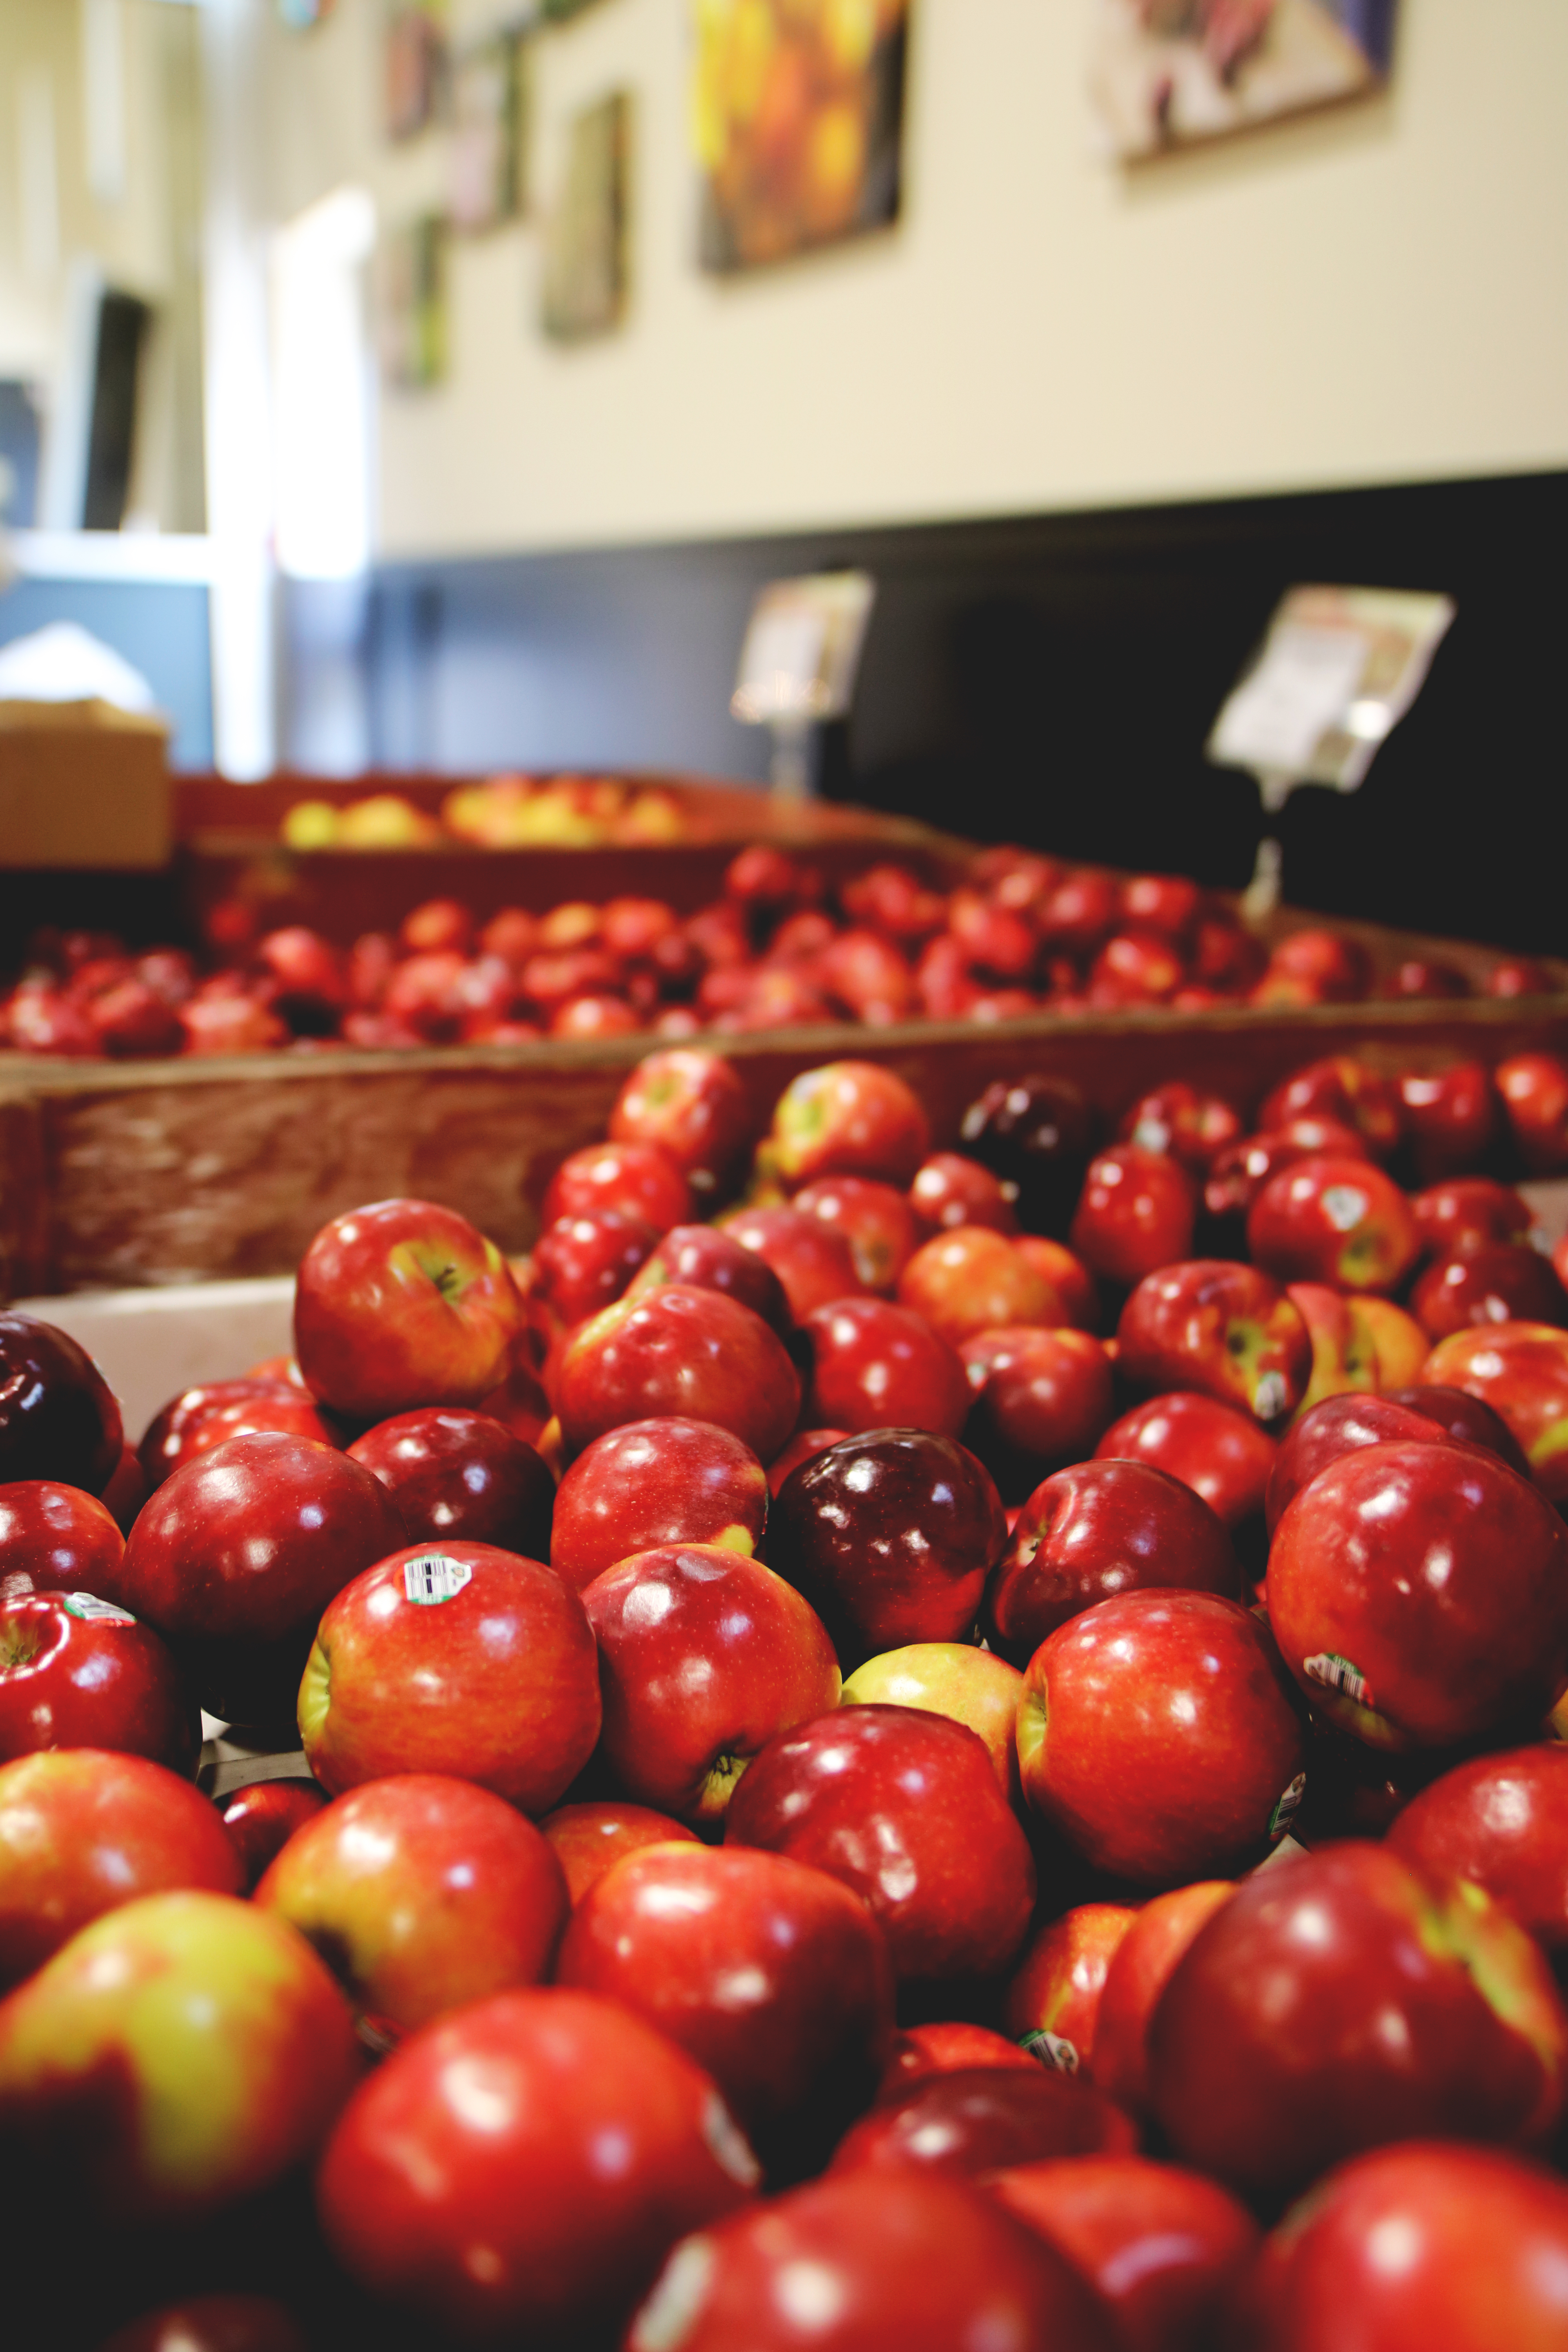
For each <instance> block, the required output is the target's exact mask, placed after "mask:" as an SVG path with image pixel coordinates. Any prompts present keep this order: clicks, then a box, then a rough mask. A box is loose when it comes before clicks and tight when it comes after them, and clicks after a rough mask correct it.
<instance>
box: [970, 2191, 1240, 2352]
mask: <svg viewBox="0 0 1568 2352" xmlns="http://www.w3.org/2000/svg"><path fill="white" fill-rule="evenodd" d="M984 2187H985V2189H987V2191H988V2192H989V2194H990V2195H991V2196H993V2197H994V2198H995V2199H996V2200H997V2202H998V2203H999V2204H1000V2205H1002V2206H1003V2207H1004V2208H1005V2210H1006V2211H1007V2212H1009V2213H1011V2214H1013V2215H1014V2217H1015V2218H1016V2220H1017V2221H1022V2222H1023V2224H1024V2226H1025V2227H1026V2229H1030V2230H1034V2231H1037V2232H1038V2234H1039V2236H1040V2237H1041V2238H1042V2239H1043V2240H1044V2241H1045V2242H1046V2244H1047V2245H1048V2246H1052V2247H1054V2248H1055V2249H1056V2251H1057V2252H1058V2253H1059V2254H1061V2255H1062V2256H1063V2257H1064V2258H1065V2260H1067V2261H1068V2262H1069V2263H1071V2264H1072V2266H1073V2268H1074V2269H1075V2270H1076V2271H1077V2272H1078V2273H1079V2275H1080V2276H1081V2277H1082V2278H1084V2279H1085V2280H1087V2282H1088V2283H1089V2285H1090V2286H1092V2287H1093V2288H1094V2289H1095V2291H1096V2293H1097V2294H1100V2296H1101V2297H1102V2299H1103V2300H1104V2301H1105V2303H1107V2304H1108V2305H1110V2310H1111V2312H1112V2314H1113V2315H1114V2317H1115V2320H1116V2323H1117V2326H1118V2327H1119V2329H1120V2331H1121V2341H1122V2344H1123V2346H1124V2347H1125V2352H1205V2347H1207V2346H1208V2345H1210V2344H1211V2343H1213V2342H1214V2341H1215V2340H1216V2334H1215V2331H1216V2328H1217V2325H1218V2323H1219V2321H1220V2320H1221V2318H1222V2316H1223V2315H1224V2312H1225V2310H1226V2305H1227V2301H1228V2297H1229V2294H1230V2291H1231V2289H1232V2287H1233V2286H1234V2284H1235V2283H1236V2281H1237V2278H1238V2277H1239V2276H1240V2275H1241V2273H1242V2272H1243V2271H1244V2270H1245V2268H1246V2266H1247V2263H1249V2262H1250V2261H1251V2259H1252V2257H1253V2255H1254V2253H1255V2252H1256V2250H1257V2246H1258V2224H1257V2222H1256V2221H1254V2220H1253V2218H1252V2216H1251V2214H1250V2213H1249V2212H1248V2211H1247V2208H1246V2206H1245V2205H1242V2204H1240V2203H1239V2202H1238V2201H1237V2199H1236V2198H1234V2197H1232V2196H1230V2195H1229V2194H1228V2193H1227V2191H1226V2190H1225V2189H1222V2188H1221V2187H1220V2186H1219V2183H1218V2182H1217V2181H1215V2180H1205V2179H1204V2177H1203V2175H1202V2174H1201V2173H1197V2172H1187V2171H1185V2170H1184V2169H1183V2168H1182V2167H1181V2166H1179V2165H1174V2164H1153V2163H1151V2162H1150V2160H1149V2158H1147V2157H1143V2156H1067V2157H1057V2158H1047V2159H1046V2160H1045V2161H1044V2162H1043V2163H1039V2164H1020V2165H1015V2166H1013V2167H1011V2168H1009V2169H1008V2170H1006V2171H1003V2172H996V2173H993V2174H992V2175H991V2176H990V2178H989V2179H987V2180H986V2181H985V2183H984Z"/></svg>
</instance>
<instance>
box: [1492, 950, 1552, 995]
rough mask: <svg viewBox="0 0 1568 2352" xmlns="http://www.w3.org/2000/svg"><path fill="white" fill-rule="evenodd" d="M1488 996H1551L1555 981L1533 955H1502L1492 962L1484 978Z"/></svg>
mask: <svg viewBox="0 0 1568 2352" xmlns="http://www.w3.org/2000/svg"><path fill="white" fill-rule="evenodd" d="M1486 993H1487V994H1488V995H1489V996H1551V995H1552V994H1554V993H1555V982H1553V980H1552V975H1551V973H1550V972H1549V971H1547V969H1546V966H1545V965H1544V964H1543V963H1540V962H1538V961H1536V959H1535V957H1534V956H1504V957H1502V958H1501V959H1500V961H1499V962H1497V963H1494V964H1493V966H1492V968H1491V970H1490V971H1489V972H1488V974H1487V978H1486Z"/></svg>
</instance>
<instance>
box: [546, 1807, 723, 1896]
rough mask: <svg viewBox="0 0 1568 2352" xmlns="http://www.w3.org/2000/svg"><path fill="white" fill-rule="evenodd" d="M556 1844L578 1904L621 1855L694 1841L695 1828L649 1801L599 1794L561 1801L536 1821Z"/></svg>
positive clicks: (571, 1894)
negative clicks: (570, 1802)
mask: <svg viewBox="0 0 1568 2352" xmlns="http://www.w3.org/2000/svg"><path fill="white" fill-rule="evenodd" d="M539 1826H540V1828H541V1830H542V1832H543V1833H544V1835H545V1836H546V1837H547V1838H548V1839H549V1841H550V1843H551V1844H552V1846H553V1848H554V1849H555V1859H556V1861H557V1862H558V1863H559V1864H561V1867H562V1870H563V1873H564V1874H565V1878H566V1892H567V1895H569V1896H570V1898H571V1900H572V1902H573V1904H574V1905H575V1904H578V1903H581V1901H582V1900H583V1897H584V1895H586V1894H587V1892H588V1889H589V1888H590V1887H591V1886H595V1885H597V1884H598V1882H599V1880H600V1879H601V1878H603V1876H604V1874H605V1871H606V1870H609V1869H611V1868H612V1867H613V1866H614V1865H615V1864H616V1863H617V1862H619V1861H620V1860H621V1858H622V1856H623V1855H625V1854H628V1853H640V1852H641V1851H642V1849H643V1847H644V1846H649V1845H666V1844H668V1843H671V1842H673V1843H676V1844H678V1845H695V1844H696V1843H697V1832H696V1831H695V1830H689V1829H688V1828H687V1826H686V1824H685V1822H677V1821H672V1820H671V1819H670V1817H669V1815H668V1813H656V1812H654V1811H651V1810H650V1808H649V1807H648V1806H647V1805H633V1804H628V1803H627V1802H626V1801H625V1800H624V1799H621V1798H618V1797H609V1798H600V1799H597V1800H595V1801H594V1802H592V1803H585V1804H577V1805H559V1806H557V1808H556V1810H555V1811H554V1812H552V1813H546V1815H545V1816H544V1819H543V1820H542V1822H540V1824H539Z"/></svg>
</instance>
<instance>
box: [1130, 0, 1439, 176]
mask: <svg viewBox="0 0 1568 2352" xmlns="http://www.w3.org/2000/svg"><path fill="white" fill-rule="evenodd" d="M1394 7H1395V0H1096V11H1097V15H1096V25H1095V34H1094V49H1093V57H1092V63H1091V69H1090V81H1091V87H1092V90H1093V94H1094V99H1095V103H1096V106H1097V108H1098V110H1099V112H1100V120H1101V121H1102V123H1103V125H1104V128H1105V131H1106V134H1107V137H1108V139H1109V142H1110V148H1111V152H1113V153H1114V154H1115V155H1117V156H1119V157H1121V158H1122V159H1123V160H1125V161H1133V160H1136V159H1137V158H1138V157H1141V156H1145V155H1157V154H1161V153H1164V152H1169V151H1170V150H1171V149H1173V148H1177V147H1187V146H1192V145H1194V144H1196V143H1197V142H1200V141H1205V140H1210V139H1219V138H1224V137H1225V136H1226V134H1227V133H1229V132H1231V131H1247V130H1251V129H1254V128H1256V127H1257V126H1258V124H1260V123H1265V122H1269V121H1274V120H1276V119H1277V118H1279V117H1280V116H1283V115H1289V114H1300V113H1302V112H1304V111H1306V110H1308V109H1310V108H1313V107H1319V106H1328V105H1331V104H1333V103H1334V102H1335V101H1337V100H1342V99H1347V98H1356V97H1359V96H1361V95H1362V94H1363V92H1365V91H1367V90H1372V89H1378V88H1380V87H1381V85H1382V84H1383V83H1384V81H1385V80H1386V79H1387V77H1388V71H1389V66H1390V63H1391V60H1392V57H1393V51H1394Z"/></svg>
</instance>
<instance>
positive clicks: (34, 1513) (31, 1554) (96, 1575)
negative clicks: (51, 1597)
mask: <svg viewBox="0 0 1568 2352" xmlns="http://www.w3.org/2000/svg"><path fill="white" fill-rule="evenodd" d="M124 1556H125V1538H124V1537H123V1536H122V1535H121V1532H120V1529H119V1528H118V1527H117V1526H116V1525H115V1523H114V1519H113V1517H112V1516H111V1514H110V1510H109V1508H108V1507H107V1505H105V1504H103V1503H101V1502H100V1500H99V1499H98V1497H97V1496H95V1495H89V1493H88V1492H87V1491H86V1489H85V1487H81V1486H61V1485H60V1484H59V1482H58V1480H56V1479H53V1478H16V1479H13V1480H12V1481H11V1482H10V1484H9V1485H5V1486H0V1591H23V1592H26V1591H32V1592H95V1591H97V1590H98V1589H99V1587H100V1584H108V1583H110V1582H111V1581H112V1580H113V1579H114V1578H115V1576H116V1575H117V1574H118V1572H119V1568H120V1563H121V1559H123V1558H124Z"/></svg>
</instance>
